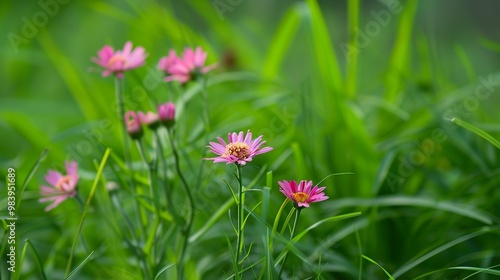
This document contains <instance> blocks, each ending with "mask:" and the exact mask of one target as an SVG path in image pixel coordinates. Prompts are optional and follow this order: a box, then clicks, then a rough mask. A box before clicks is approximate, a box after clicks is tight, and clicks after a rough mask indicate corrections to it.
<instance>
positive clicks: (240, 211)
mask: <svg viewBox="0 0 500 280" xmlns="http://www.w3.org/2000/svg"><path fill="white" fill-rule="evenodd" d="M241 169H242V166H241V165H240V164H236V177H237V178H238V213H237V214H238V223H237V227H238V228H237V233H236V267H239V262H240V254H241V251H242V247H243V246H242V241H243V219H244V217H245V215H244V213H243V210H244V209H243V203H244V196H245V195H244V193H243V180H242V174H241ZM234 273H235V276H236V278H237V279H239V277H240V275H239V271H235V272H234Z"/></svg>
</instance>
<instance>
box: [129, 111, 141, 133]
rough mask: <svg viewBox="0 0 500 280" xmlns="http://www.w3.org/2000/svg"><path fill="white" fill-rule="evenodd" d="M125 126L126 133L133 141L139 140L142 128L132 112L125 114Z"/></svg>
mask: <svg viewBox="0 0 500 280" xmlns="http://www.w3.org/2000/svg"><path fill="white" fill-rule="evenodd" d="M125 124H126V126H127V133H128V134H129V135H130V137H132V138H133V139H139V138H141V136H142V126H141V122H140V120H139V117H138V116H137V114H136V113H135V112H134V111H128V112H127V113H125Z"/></svg>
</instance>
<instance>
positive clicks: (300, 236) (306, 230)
mask: <svg viewBox="0 0 500 280" xmlns="http://www.w3.org/2000/svg"><path fill="white" fill-rule="evenodd" d="M359 215H361V212H353V213H349V214H344V215H339V216H334V217H329V218H326V219H323V220H321V221H319V222H316V223H314V224H313V225H311V226H309V227H308V228H307V229H305V230H304V231H302V232H301V233H299V234H297V235H296V236H295V237H294V238H293V239H292V240H291V241H290V242H288V241H287V242H288V244H287V247H286V248H285V249H284V250H283V251H281V253H280V254H279V256H278V257H277V258H276V264H277V263H279V262H280V260H281V259H282V258H284V256H285V254H286V252H288V250H290V248H291V247H292V248H293V247H294V246H293V245H294V244H295V243H297V242H298V241H299V240H300V239H301V238H302V237H304V236H305V235H306V234H307V233H308V232H309V231H311V230H313V229H315V228H317V227H319V226H320V225H322V224H324V223H328V222H335V221H340V220H344V219H349V218H353V217H357V216H359ZM280 236H281V235H280ZM294 253H295V252H294Z"/></svg>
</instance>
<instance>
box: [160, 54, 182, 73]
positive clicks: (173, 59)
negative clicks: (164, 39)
mask: <svg viewBox="0 0 500 280" xmlns="http://www.w3.org/2000/svg"><path fill="white" fill-rule="evenodd" d="M179 60H181V59H180V58H179V57H178V56H177V54H176V53H175V51H174V50H170V51H169V52H168V56H164V57H162V58H161V59H160V61H159V62H158V69H160V70H161V71H163V72H165V74H167V76H168V75H170V68H172V66H174V65H176V64H177V63H178V62H179Z"/></svg>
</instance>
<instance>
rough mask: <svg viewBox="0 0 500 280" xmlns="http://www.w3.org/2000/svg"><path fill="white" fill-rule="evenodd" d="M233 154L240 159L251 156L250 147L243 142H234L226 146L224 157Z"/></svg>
mask: <svg viewBox="0 0 500 280" xmlns="http://www.w3.org/2000/svg"><path fill="white" fill-rule="evenodd" d="M230 155H233V156H235V157H237V158H238V159H246V158H248V157H249V156H250V147H248V145H247V144H246V143H243V142H233V143H229V144H227V146H226V151H225V152H224V154H223V155H222V156H223V157H228V156H230Z"/></svg>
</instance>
